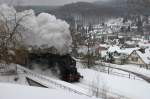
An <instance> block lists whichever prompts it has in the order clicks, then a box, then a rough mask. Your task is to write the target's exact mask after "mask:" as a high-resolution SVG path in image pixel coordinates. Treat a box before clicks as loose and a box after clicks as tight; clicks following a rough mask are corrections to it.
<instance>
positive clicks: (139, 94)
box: [77, 69, 150, 99]
mask: <svg viewBox="0 0 150 99" xmlns="http://www.w3.org/2000/svg"><path fill="white" fill-rule="evenodd" d="M79 71H80V73H81V74H82V75H83V76H84V79H83V80H81V83H82V84H87V85H89V84H91V85H92V84H94V85H96V86H98V88H100V89H102V88H104V87H105V89H106V90H107V91H108V92H110V93H111V92H112V93H116V94H118V95H122V96H125V97H129V98H130V99H150V93H149V92H150V84H149V83H147V82H143V81H138V80H131V79H128V78H122V77H118V76H113V75H108V74H105V73H101V72H97V71H94V70H91V69H79ZM77 85H79V86H81V84H77ZM82 87H84V86H82ZM89 88H90V86H89Z"/></svg>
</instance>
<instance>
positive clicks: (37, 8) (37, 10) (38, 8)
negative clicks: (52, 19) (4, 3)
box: [15, 6, 59, 14]
mask: <svg viewBox="0 0 150 99" xmlns="http://www.w3.org/2000/svg"><path fill="white" fill-rule="evenodd" d="M58 7H59V6H15V8H16V10H17V11H24V10H29V9H33V10H34V11H35V13H36V14H39V13H41V12H47V13H49V12H50V10H52V9H56V8H58Z"/></svg>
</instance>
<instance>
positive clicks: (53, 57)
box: [28, 53, 82, 82]
mask: <svg viewBox="0 0 150 99" xmlns="http://www.w3.org/2000/svg"><path fill="white" fill-rule="evenodd" d="M28 60H29V63H32V62H33V61H36V63H38V62H39V63H40V62H43V60H44V63H47V64H48V66H49V67H48V68H49V69H54V68H55V67H57V69H59V73H58V72H57V74H58V75H59V78H60V79H61V80H64V81H67V82H78V81H79V80H80V78H82V76H81V75H80V73H78V71H77V68H76V61H75V60H74V59H73V58H72V57H71V56H70V54H66V55H58V54H51V53H38V54H37V53H29V55H28Z"/></svg>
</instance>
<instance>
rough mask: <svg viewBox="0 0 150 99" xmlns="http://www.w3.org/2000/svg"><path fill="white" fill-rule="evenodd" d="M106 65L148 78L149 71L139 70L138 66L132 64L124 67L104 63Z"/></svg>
mask: <svg viewBox="0 0 150 99" xmlns="http://www.w3.org/2000/svg"><path fill="white" fill-rule="evenodd" d="M105 64H106V65H109V66H111V67H116V68H121V69H125V70H129V71H132V72H135V73H139V74H142V75H145V76H147V77H150V70H148V69H145V68H140V66H138V65H134V64H126V65H117V64H110V63H105Z"/></svg>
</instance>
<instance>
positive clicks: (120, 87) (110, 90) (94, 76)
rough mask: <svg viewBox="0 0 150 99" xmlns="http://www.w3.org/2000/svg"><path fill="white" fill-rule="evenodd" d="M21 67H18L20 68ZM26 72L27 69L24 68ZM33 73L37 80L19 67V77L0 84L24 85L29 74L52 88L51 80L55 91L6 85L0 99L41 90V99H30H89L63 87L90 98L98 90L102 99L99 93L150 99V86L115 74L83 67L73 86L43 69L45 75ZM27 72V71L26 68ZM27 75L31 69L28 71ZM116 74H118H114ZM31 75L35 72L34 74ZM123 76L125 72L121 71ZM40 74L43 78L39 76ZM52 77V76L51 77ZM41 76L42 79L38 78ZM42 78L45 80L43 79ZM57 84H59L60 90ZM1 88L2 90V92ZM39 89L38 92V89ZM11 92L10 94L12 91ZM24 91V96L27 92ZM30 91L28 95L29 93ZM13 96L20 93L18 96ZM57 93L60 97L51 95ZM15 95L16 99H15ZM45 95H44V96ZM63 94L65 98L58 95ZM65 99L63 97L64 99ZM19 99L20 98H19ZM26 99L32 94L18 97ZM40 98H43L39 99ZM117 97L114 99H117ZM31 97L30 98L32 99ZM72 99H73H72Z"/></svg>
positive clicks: (0, 79)
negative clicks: (81, 76) (52, 98)
mask: <svg viewBox="0 0 150 99" xmlns="http://www.w3.org/2000/svg"><path fill="white" fill-rule="evenodd" d="M77 65H82V64H81V63H78V64H77ZM21 68H23V67H20V69H21ZM25 70H26V69H25ZM34 70H35V71H36V73H35V75H37V76H39V77H38V78H37V77H36V76H35V75H33V76H32V74H31V77H30V75H29V74H28V73H27V72H26V73H27V74H25V75H24V74H22V73H21V70H19V68H18V72H20V74H19V75H18V76H16V75H9V76H3V75H1V76H0V82H3V83H4V82H5V83H6V82H9V83H15V84H24V85H27V82H26V80H25V77H26V76H27V75H28V77H30V78H33V80H36V81H39V82H40V83H42V84H46V85H51V86H52V84H50V83H49V81H51V80H52V81H54V82H55V83H56V86H55V84H54V85H53V86H55V87H53V88H54V89H55V90H52V89H53V88H52V89H51V90H48V89H46V92H45V91H43V90H44V89H42V88H41V89H40V88H37V89H36V88H31V89H30V87H22V86H18V85H10V86H13V87H14V88H12V89H11V90H8V89H7V88H8V87H7V85H8V86H9V84H0V92H1V93H4V94H2V95H1V94H0V99H10V98H9V96H11V95H12V98H11V99H20V97H24V95H21V94H24V92H26V91H27V90H30V91H32V92H33V93H40V90H41V92H42V94H41V95H40V96H38V95H39V94H38V95H37V96H34V94H33V98H34V99H35V98H36V97H39V98H36V99H43V98H44V99H47V97H54V99H57V98H60V97H63V98H65V99H68V98H70V96H71V95H73V96H75V98H79V99H80V98H81V99H88V97H86V95H85V96H82V95H81V97H80V94H79V95H75V93H70V92H71V91H67V90H65V88H69V90H74V91H77V92H81V93H84V92H86V93H85V94H87V95H90V96H92V95H93V96H95V95H96V93H97V91H98V92H99V93H98V94H100V95H99V97H102V94H101V93H102V92H105V94H107V95H108V97H111V96H112V97H113V96H114V97H115V99H118V98H119V99H150V94H149V92H150V84H149V83H147V82H145V81H141V80H133V79H129V78H125V77H120V76H115V75H111V74H107V73H102V72H100V71H95V70H92V69H86V68H82V69H81V68H78V71H79V72H80V73H81V75H83V76H84V78H83V79H81V81H80V82H78V83H73V84H69V83H67V82H64V81H60V80H59V79H58V78H56V77H54V76H53V75H51V73H50V71H49V70H46V72H45V73H43V72H42V70H41V71H40V68H38V67H36V68H34ZM27 71H28V69H27ZM29 72H30V70H29ZM116 72H121V71H116ZM33 73H34V72H33ZM122 73H124V72H122ZM42 75H43V76H42ZM51 76H52V77H51ZM16 77H18V78H19V80H18V81H14V79H15V78H16ZM40 77H42V79H41V78H40ZM44 79H45V80H44ZM58 85H61V86H60V87H59V86H58ZM58 87H59V88H58ZM10 88H11V87H10ZM19 88H21V89H22V90H21V91H19V92H18V91H16V92H15V91H14V92H13V90H20V89H19ZM2 89H5V90H4V91H3V90H2ZM34 89H36V90H37V91H34ZM38 89H39V90H38ZM7 90H8V92H9V93H11V94H10V95H8V96H7V95H6V94H7V93H8V92H6V91H7ZM11 91H12V92H11ZM30 91H28V92H30ZM28 92H27V93H28ZM32 92H31V93H32ZM48 92H50V94H48V95H47V93H48ZM16 94H19V95H18V96H17V95H16ZM56 94H59V95H60V97H59V96H53V95H56ZM65 94H67V95H68V96H66V95H65ZM15 95H16V97H17V98H15ZM43 95H44V96H43ZM61 95H64V96H61ZM65 96H66V97H65ZM18 97H19V98H18ZM29 97H31V98H32V96H31V94H29V95H26V97H25V98H21V99H27V98H28V99H29ZM41 97H43V98H41ZM116 97H117V98H116ZM33 98H32V99H33ZM71 99H72V98H71Z"/></svg>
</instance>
